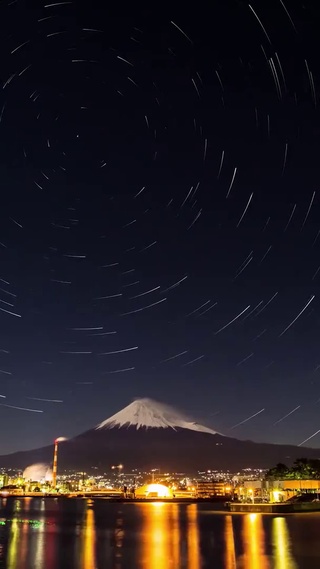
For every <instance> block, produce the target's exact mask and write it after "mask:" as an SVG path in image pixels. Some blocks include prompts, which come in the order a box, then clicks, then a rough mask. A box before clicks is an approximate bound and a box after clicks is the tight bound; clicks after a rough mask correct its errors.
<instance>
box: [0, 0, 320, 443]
mask: <svg viewBox="0 0 320 569" xmlns="http://www.w3.org/2000/svg"><path fill="white" fill-rule="evenodd" d="M100 4H101V3H100ZM108 4H109V3H108ZM87 5H88V2H83V3H82V2H78V1H77V2H74V1H72V2H59V3H56V4H53V3H52V4H50V3H49V4H46V5H45V3H40V2H31V1H30V2H27V1H26V2H23V1H20V0H17V1H13V2H7V1H6V2H2V3H1V5H0V53H1V59H0V79H1V84H2V89H1V91H0V148H1V152H0V175H1V201H0V220H1V223H0V256H1V257H0V278H1V281H0V331H1V332H0V370H1V371H0V382H1V387H0V394H1V409H0V416H1V429H0V453H1V454H2V453H6V452H11V451H14V450H18V449H27V448H32V447H37V446H40V445H44V444H48V443H51V442H52V440H53V439H54V438H55V437H57V436H67V437H70V436H73V435H76V434H78V433H80V432H82V431H84V430H86V429H88V428H91V427H93V426H94V425H96V424H97V423H98V422H100V421H102V420H103V419H106V418H107V417H108V416H110V415H111V414H113V413H115V412H116V411H118V410H120V409H121V408H122V407H124V406H125V405H127V404H128V403H129V402H130V401H131V400H132V399H133V398H135V397H152V398H154V399H156V400H160V401H164V402H166V403H169V404H171V405H174V406H177V407H178V408H181V409H183V410H185V411H186V412H187V413H188V414H190V415H191V416H193V417H194V418H195V419H197V420H199V421H201V422H202V423H205V424H207V425H208V426H211V427H213V428H215V429H217V430H219V431H221V432H223V433H224V434H227V435H230V436H235V437H239V438H251V439H253V440H257V441H267V440H268V441H271V442H283V443H284V442H290V443H294V444H299V443H301V442H302V441H304V440H305V439H307V438H309V437H311V435H313V433H315V432H316V431H318V429H320V425H319V406H320V399H319V398H320V350H319V325H320V304H319V298H320V297H319V295H318V286H319V279H320V187H319V178H320V154H319V148H320V146H319V143H320V122H319V105H320V101H319V79H320V77H319V53H320V40H319V33H318V31H319V26H320V18H319V7H318V8H317V1H316V0H314V1H311V0H305V1H301V0H300V1H293V0H290V2H289V0H284V2H283V1H282V0H264V1H262V0H260V1H257V0H252V2H251V4H249V3H248V2H247V1H245V0H244V1H241V0H223V1H218V0H215V1H213V2H197V3H196V4H194V3H192V8H188V6H187V4H184V6H183V8H182V7H181V5H180V4H179V3H173V4H171V8H170V9H167V8H166V7H165V6H164V5H163V4H161V3H149V7H147V8H145V7H144V6H143V5H142V4H141V3H139V2H138V3H132V4H131V8H130V7H127V6H125V5H121V4H120V3H119V4H118V3H112V7H108V8H106V9H103V10H101V7H100V8H99V4H96V5H95V4H94V3H90V8H89V9H88V7H87ZM17 408H18V409H17ZM19 408H20V409H19ZM35 411H40V412H35ZM252 415H256V416H255V417H253V418H251V419H249V420H248V421H246V419H248V418H249V417H251V416H252ZM287 415H288V416H287ZM243 421H246V422H244V423H243V424H241V425H238V423H242V422H243ZM233 427H234V428H233ZM307 444H310V445H313V446H319V447H320V434H318V435H316V436H315V437H314V438H312V439H310V441H308V443H307Z"/></svg>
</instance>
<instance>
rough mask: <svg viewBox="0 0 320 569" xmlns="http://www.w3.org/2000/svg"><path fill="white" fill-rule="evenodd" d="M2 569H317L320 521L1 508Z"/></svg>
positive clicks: (154, 510) (169, 511)
mask: <svg viewBox="0 0 320 569" xmlns="http://www.w3.org/2000/svg"><path fill="white" fill-rule="evenodd" d="M0 507H1V510H0V567H1V568H2V567H6V568H8V569H171V568H172V569H182V568H183V569H202V568H207V567H208V568H209V567H210V568H211V569H319V568H320V540H319V535H320V514H316V513H311V514H300V515H287V516H272V515H264V516H262V515H261V514H233V515H230V514H219V513H218V512H217V511H215V510H214V509H213V506H212V505H210V504H189V505H187V504H170V503H144V504H143V503H142V504H130V503H127V504H126V503H110V502H108V501H107V500H96V501H92V500H71V499H56V498H51V499H43V498H8V499H3V500H1V501H0Z"/></svg>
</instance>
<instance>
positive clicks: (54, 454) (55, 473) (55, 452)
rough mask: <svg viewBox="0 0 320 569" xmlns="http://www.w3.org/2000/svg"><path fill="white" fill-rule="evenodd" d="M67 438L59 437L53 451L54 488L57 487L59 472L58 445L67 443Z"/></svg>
mask: <svg viewBox="0 0 320 569" xmlns="http://www.w3.org/2000/svg"><path fill="white" fill-rule="evenodd" d="M66 440H67V439H66V438H65V437H58V438H57V439H56V440H55V441H54V451H53V469H52V488H56V486H57V470H58V443H62V442H63V441H66Z"/></svg>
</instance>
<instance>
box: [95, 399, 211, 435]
mask: <svg viewBox="0 0 320 569" xmlns="http://www.w3.org/2000/svg"><path fill="white" fill-rule="evenodd" d="M131 426H134V427H136V429H141V428H145V429H150V428H153V429H168V428H170V429H173V430H176V429H177V428H180V429H189V430H190V431H198V432H201V433H210V434H211V435H216V434H218V433H217V432H216V431H213V430H212V429H209V428H208V427H204V426H202V425H198V423H194V422H192V421H189V420H188V419H187V418H186V417H184V416H183V415H182V414H181V413H180V412H179V411H176V410H175V409H173V408H172V407H169V406H168V405H165V404H163V403H159V402H158V401H154V400H153V399H148V398H144V399H137V400H136V401H133V402H132V403H130V405H127V407H125V408H124V409H122V410H121V411H119V412H118V413H116V414H115V415H112V417H110V418H109V419H106V420H105V421H102V423H100V424H99V425H97V427H96V429H113V428H115V427H118V428H120V427H131Z"/></svg>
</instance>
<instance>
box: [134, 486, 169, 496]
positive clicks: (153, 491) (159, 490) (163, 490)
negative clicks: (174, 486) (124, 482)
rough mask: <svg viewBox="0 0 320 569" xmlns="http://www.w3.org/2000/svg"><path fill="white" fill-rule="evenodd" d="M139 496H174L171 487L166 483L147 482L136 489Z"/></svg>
mask: <svg viewBox="0 0 320 569" xmlns="http://www.w3.org/2000/svg"><path fill="white" fill-rule="evenodd" d="M136 497H137V498H173V493H172V490H171V489H170V488H168V487H167V486H164V484H146V485H145V486H141V487H140V488H137V490H136Z"/></svg>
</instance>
